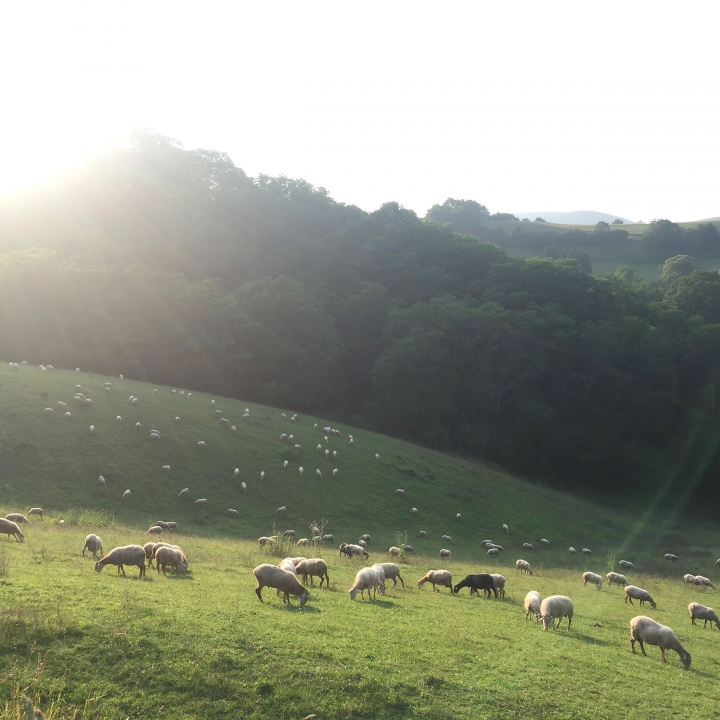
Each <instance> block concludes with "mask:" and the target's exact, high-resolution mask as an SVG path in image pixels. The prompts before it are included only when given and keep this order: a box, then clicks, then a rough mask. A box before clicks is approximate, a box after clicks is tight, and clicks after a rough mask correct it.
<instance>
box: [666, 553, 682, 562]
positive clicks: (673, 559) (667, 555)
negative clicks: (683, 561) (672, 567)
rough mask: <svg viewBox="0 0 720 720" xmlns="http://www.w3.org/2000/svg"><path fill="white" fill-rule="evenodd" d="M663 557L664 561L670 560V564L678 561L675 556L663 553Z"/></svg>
mask: <svg viewBox="0 0 720 720" xmlns="http://www.w3.org/2000/svg"><path fill="white" fill-rule="evenodd" d="M664 557H665V559H666V560H670V561H671V562H677V561H678V560H679V559H680V558H679V557H678V556H677V555H673V554H672V553H665V555H664Z"/></svg>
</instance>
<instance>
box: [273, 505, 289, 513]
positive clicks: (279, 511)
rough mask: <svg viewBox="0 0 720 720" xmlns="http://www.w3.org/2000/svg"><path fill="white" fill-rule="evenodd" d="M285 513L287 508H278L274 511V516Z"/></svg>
mask: <svg viewBox="0 0 720 720" xmlns="http://www.w3.org/2000/svg"><path fill="white" fill-rule="evenodd" d="M285 512H287V508H286V507H285V506H284V505H283V506H282V507H279V508H278V509H277V510H276V511H275V514H276V515H282V514H283V513H285Z"/></svg>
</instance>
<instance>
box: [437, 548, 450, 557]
mask: <svg viewBox="0 0 720 720" xmlns="http://www.w3.org/2000/svg"><path fill="white" fill-rule="evenodd" d="M440 557H441V558H443V559H445V560H449V559H450V558H451V557H452V553H451V552H450V550H448V549H447V548H443V549H442V550H441V551H440Z"/></svg>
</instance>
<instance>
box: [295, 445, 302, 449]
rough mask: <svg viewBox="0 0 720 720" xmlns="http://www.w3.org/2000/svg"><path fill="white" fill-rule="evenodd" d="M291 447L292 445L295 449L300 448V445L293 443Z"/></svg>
mask: <svg viewBox="0 0 720 720" xmlns="http://www.w3.org/2000/svg"><path fill="white" fill-rule="evenodd" d="M293 447H294V448H295V449H296V450H300V447H301V446H300V445H293Z"/></svg>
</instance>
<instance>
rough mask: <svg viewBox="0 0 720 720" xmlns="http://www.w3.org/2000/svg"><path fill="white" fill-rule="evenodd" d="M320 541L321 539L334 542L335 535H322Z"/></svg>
mask: <svg viewBox="0 0 720 720" xmlns="http://www.w3.org/2000/svg"><path fill="white" fill-rule="evenodd" d="M322 541H323V542H329V543H334V542H335V536H334V535H323V536H322Z"/></svg>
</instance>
